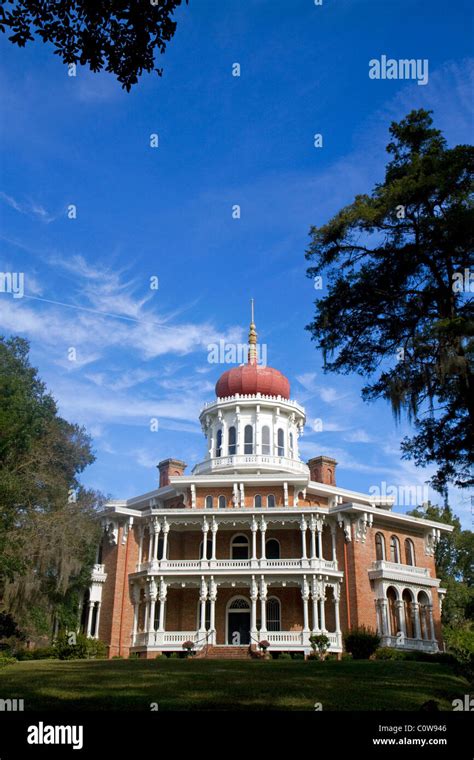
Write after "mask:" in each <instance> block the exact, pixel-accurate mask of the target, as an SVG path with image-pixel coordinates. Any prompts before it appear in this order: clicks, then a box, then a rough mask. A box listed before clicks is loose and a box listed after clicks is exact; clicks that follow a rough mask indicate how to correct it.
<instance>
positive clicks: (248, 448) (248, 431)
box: [244, 425, 253, 454]
mask: <svg viewBox="0 0 474 760" xmlns="http://www.w3.org/2000/svg"><path fill="white" fill-rule="evenodd" d="M244 454H253V428H252V425H246V426H245V429H244Z"/></svg>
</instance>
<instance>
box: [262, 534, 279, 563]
mask: <svg viewBox="0 0 474 760" xmlns="http://www.w3.org/2000/svg"><path fill="white" fill-rule="evenodd" d="M265 554H266V555H267V559H280V544H279V543H278V541H277V540H276V538H269V539H268V541H267V542H266V544H265Z"/></svg>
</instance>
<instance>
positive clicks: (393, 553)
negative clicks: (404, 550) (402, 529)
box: [390, 536, 400, 562]
mask: <svg viewBox="0 0 474 760" xmlns="http://www.w3.org/2000/svg"><path fill="white" fill-rule="evenodd" d="M390 561H391V562H400V541H399V540H398V538H397V537H396V536H392V537H391V539H390Z"/></svg>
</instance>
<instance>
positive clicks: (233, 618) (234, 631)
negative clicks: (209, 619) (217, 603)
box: [227, 612, 250, 646]
mask: <svg viewBox="0 0 474 760" xmlns="http://www.w3.org/2000/svg"><path fill="white" fill-rule="evenodd" d="M227 643H228V644H234V645H235V646H239V645H244V644H250V612H229V621H228V627H227Z"/></svg>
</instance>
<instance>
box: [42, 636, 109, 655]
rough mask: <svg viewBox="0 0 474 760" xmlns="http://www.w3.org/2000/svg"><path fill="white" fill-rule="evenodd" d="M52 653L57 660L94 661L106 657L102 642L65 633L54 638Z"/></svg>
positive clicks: (104, 646)
mask: <svg viewBox="0 0 474 760" xmlns="http://www.w3.org/2000/svg"><path fill="white" fill-rule="evenodd" d="M53 651H54V656H55V657H57V659H58V660H95V659H102V658H104V657H106V656H107V646H106V645H105V644H104V642H103V641H99V640H98V639H88V638H87V636H85V635H84V634H82V633H78V634H75V633H68V632H67V631H64V632H62V633H60V634H59V636H58V637H57V638H56V640H55V642H54V644H53Z"/></svg>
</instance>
